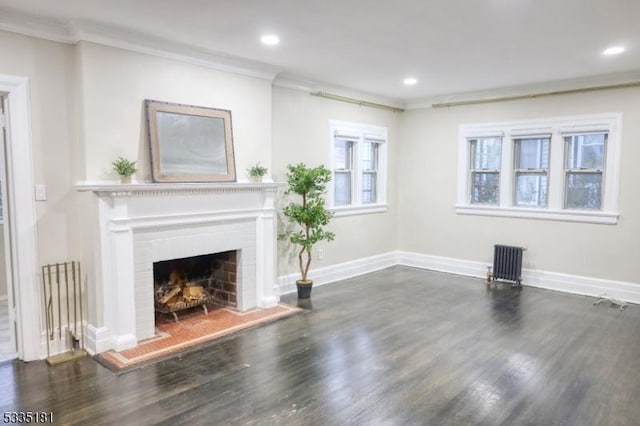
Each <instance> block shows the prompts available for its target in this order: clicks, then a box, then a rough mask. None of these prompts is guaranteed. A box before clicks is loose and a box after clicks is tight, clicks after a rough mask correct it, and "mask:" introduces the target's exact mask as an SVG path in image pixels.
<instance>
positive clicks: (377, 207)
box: [329, 204, 389, 217]
mask: <svg viewBox="0 0 640 426" xmlns="http://www.w3.org/2000/svg"><path fill="white" fill-rule="evenodd" d="M388 209H389V206H388V205H387V204H368V205H366V204H365V205H358V206H340V207H331V208H329V211H330V212H332V213H333V216H334V217H341V216H355V215H360V214H373V213H385V212H386V211H387V210H388Z"/></svg>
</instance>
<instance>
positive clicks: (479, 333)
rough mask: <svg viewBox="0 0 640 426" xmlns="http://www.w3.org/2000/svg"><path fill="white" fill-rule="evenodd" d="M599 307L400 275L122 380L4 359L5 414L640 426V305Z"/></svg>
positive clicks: (136, 420)
mask: <svg viewBox="0 0 640 426" xmlns="http://www.w3.org/2000/svg"><path fill="white" fill-rule="evenodd" d="M287 300H288V301H290V302H293V303H296V301H295V298H293V299H292V298H288V299H287V298H285V301H287ZM592 302H593V299H590V298H587V297H581V296H573V295H567V294H563V293H557V292H551V291H545V290H540V289H534V288H526V287H525V288H524V290H522V291H518V290H512V289H511V288H509V287H508V286H505V287H504V288H500V289H497V290H492V291H487V289H486V285H485V284H484V282H483V281H482V280H477V279H471V278H463V277H456V276H452V275H447V274H441V273H434V272H427V271H423V270H419V269H412V268H405V267H394V268H390V269H387V270H384V271H380V272H376V273H373V274H370V275H366V276H363V277H358V278H354V279H351V280H348V281H344V282H341V283H338V284H333V285H328V286H323V287H317V288H314V290H313V295H312V304H313V306H307V307H308V308H309V310H308V311H305V313H303V314H299V315H297V316H294V317H291V318H287V319H284V320H281V321H278V322H276V323H273V324H270V325H267V326H264V327H261V328H257V329H253V330H249V331H246V332H244V333H241V334H239V335H237V336H236V337H234V338H232V339H229V340H226V341H223V342H219V343H217V344H212V345H209V346H208V347H205V348H202V349H200V350H197V351H194V352H191V353H188V354H185V355H183V356H181V357H179V358H173V359H171V360H167V361H163V362H160V363H157V364H154V365H151V366H147V367H144V368H141V369H138V370H136V371H133V372H130V373H128V374H125V375H122V376H116V375H115V374H113V373H111V372H110V371H108V370H106V369H105V368H103V367H102V366H100V365H99V364H97V363H96V362H94V361H93V360H91V359H86V360H83V361H81V362H77V363H73V364H67V365H60V366H57V367H47V366H46V365H45V364H44V363H43V362H36V363H30V364H25V363H21V362H11V363H4V364H2V365H0V407H1V408H2V411H3V412H4V411H16V410H22V411H53V412H54V420H55V423H56V424H93V425H98V424H153V423H158V424H167V425H169V424H171V425H174V424H221V425H222V424H225V425H226V424H238V425H245V424H249V425H254V424H284V425H290V424H292V425H303V424H304V425H354V424H355V425H500V424H503V425H638V424H639V423H640V306H638V305H631V306H630V307H629V308H628V309H627V310H625V311H623V312H621V311H619V310H618V309H616V308H614V307H611V306H609V305H608V304H602V305H600V306H592Z"/></svg>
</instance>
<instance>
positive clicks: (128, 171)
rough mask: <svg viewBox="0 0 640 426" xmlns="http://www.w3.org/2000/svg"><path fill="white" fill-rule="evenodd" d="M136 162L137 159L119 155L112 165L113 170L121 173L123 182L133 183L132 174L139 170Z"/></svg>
mask: <svg viewBox="0 0 640 426" xmlns="http://www.w3.org/2000/svg"><path fill="white" fill-rule="evenodd" d="M136 163H137V161H129V160H127V159H126V158H124V157H118V158H117V159H116V160H115V161H114V162H113V163H111V165H112V166H113V170H114V171H115V172H116V173H117V174H118V175H120V181H121V182H122V183H131V175H133V174H134V173H135V172H137V171H138V169H137V168H136Z"/></svg>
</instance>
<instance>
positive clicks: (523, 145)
mask: <svg viewBox="0 0 640 426" xmlns="http://www.w3.org/2000/svg"><path fill="white" fill-rule="evenodd" d="M550 142H551V139H550V138H549V137H547V138H518V139H514V148H515V193H514V200H515V202H514V204H515V205H516V206H527V207H546V206H547V195H548V192H547V190H548V181H549V144H550Z"/></svg>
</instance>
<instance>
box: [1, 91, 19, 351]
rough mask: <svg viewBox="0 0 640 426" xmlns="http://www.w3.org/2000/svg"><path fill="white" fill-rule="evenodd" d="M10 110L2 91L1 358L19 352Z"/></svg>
mask: <svg viewBox="0 0 640 426" xmlns="http://www.w3.org/2000/svg"><path fill="white" fill-rule="evenodd" d="M7 110H8V108H7V99H6V97H4V96H2V95H1V94H0V130H1V134H0V362H2V361H7V360H10V359H13V358H16V357H17V356H18V353H17V346H16V327H15V314H14V309H13V307H14V306H15V302H14V299H13V280H12V278H11V264H12V262H11V244H10V235H9V234H10V232H11V231H10V230H11V226H10V222H9V220H10V218H9V214H8V212H9V211H10V209H9V208H8V206H9V202H10V200H9V199H8V197H7V161H6V158H7V156H6V152H7V151H6V147H7V131H6V127H7V126H6V111H7Z"/></svg>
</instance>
